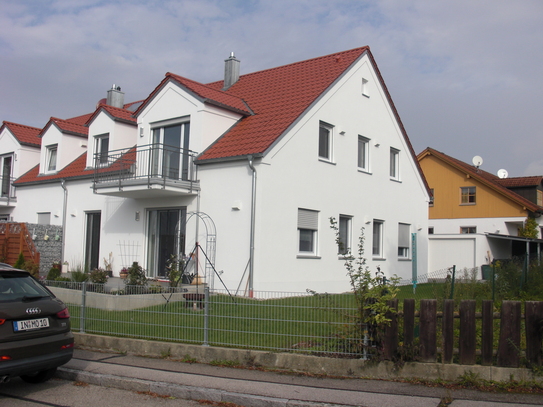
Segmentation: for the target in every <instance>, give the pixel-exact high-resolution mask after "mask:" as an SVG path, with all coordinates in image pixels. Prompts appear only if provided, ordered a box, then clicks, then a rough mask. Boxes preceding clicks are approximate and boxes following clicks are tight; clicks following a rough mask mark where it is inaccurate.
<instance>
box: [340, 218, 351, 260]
mask: <svg viewBox="0 0 543 407" xmlns="http://www.w3.org/2000/svg"><path fill="white" fill-rule="evenodd" d="M352 219H353V217H352V216H349V215H339V221H338V237H339V240H340V242H341V243H340V244H339V243H338V248H337V253H338V255H340V256H347V255H349V254H350V253H351V248H352V238H351V236H352Z"/></svg>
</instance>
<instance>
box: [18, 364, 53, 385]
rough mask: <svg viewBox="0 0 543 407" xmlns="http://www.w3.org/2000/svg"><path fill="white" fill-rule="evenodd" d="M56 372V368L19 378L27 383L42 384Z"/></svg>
mask: <svg viewBox="0 0 543 407" xmlns="http://www.w3.org/2000/svg"><path fill="white" fill-rule="evenodd" d="M56 371H57V368H56V367H55V368H53V369H47V370H42V371H41V372H38V373H36V374H32V375H23V376H21V379H23V380H24V381H25V382H27V383H43V382H46V381H47V380H49V379H50V378H52V377H53V376H54V375H55V372H56Z"/></svg>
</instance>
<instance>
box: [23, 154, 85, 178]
mask: <svg viewBox="0 0 543 407" xmlns="http://www.w3.org/2000/svg"><path fill="white" fill-rule="evenodd" d="M86 165H87V153H83V154H81V155H80V156H79V157H77V158H76V159H75V160H74V161H72V162H71V163H70V164H68V165H67V166H66V167H64V168H63V169H62V170H60V171H59V172H56V173H54V174H47V175H40V174H39V168H40V165H39V164H38V165H36V166H35V167H33V168H32V169H30V170H29V171H28V172H26V173H25V174H23V175H21V176H20V177H19V178H18V179H17V180H16V181H15V182H14V183H13V184H14V185H20V184H24V183H34V182H42V181H51V180H57V179H58V180H60V179H65V178H76V177H91V176H92V175H93V174H94V170H93V169H92V168H91V169H85V167H86Z"/></svg>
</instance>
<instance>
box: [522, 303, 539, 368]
mask: <svg viewBox="0 0 543 407" xmlns="http://www.w3.org/2000/svg"><path fill="white" fill-rule="evenodd" d="M524 309H525V311H524V314H525V318H526V359H527V360H528V363H530V364H532V365H535V366H541V340H542V339H543V332H542V328H543V302H541V301H526V303H525V304H524Z"/></svg>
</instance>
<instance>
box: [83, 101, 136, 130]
mask: <svg viewBox="0 0 543 407" xmlns="http://www.w3.org/2000/svg"><path fill="white" fill-rule="evenodd" d="M102 111H104V112H106V114H108V115H109V116H110V117H111V118H112V119H113V120H119V121H121V122H125V123H129V124H134V125H137V124H138V122H137V120H136V118H135V117H134V115H133V112H131V111H129V110H126V109H120V108H118V107H113V106H109V105H103V104H102V105H99V106H98V107H97V108H96V110H95V111H94V113H93V114H91V115H90V116H89V118H88V120H87V122H86V123H85V125H86V126H88V125H89V124H90V123H91V122H92V121H93V120H94V119H95V118H96V116H98V114H99V113H100V112H102Z"/></svg>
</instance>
